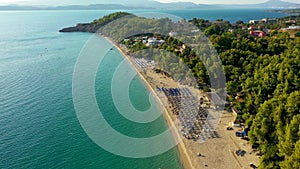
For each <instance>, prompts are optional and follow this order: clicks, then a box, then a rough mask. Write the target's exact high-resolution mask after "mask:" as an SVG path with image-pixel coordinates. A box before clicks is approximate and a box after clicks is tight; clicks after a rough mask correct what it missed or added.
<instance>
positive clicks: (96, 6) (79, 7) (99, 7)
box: [0, 4, 135, 10]
mask: <svg viewBox="0 0 300 169" xmlns="http://www.w3.org/2000/svg"><path fill="white" fill-rule="evenodd" d="M114 9H116V10H118V9H119V10H121V9H135V8H131V7H127V6H124V5H120V4H92V5H67V6H53V7H36V6H21V5H7V6H0V10H114Z"/></svg>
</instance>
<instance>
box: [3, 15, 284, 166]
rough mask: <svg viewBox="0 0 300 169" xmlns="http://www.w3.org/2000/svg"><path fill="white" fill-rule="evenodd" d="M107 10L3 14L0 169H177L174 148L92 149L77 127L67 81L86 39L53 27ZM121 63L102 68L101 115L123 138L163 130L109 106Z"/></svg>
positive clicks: (112, 59) (114, 58)
mask: <svg viewBox="0 0 300 169" xmlns="http://www.w3.org/2000/svg"><path fill="white" fill-rule="evenodd" d="M111 12H113V11H1V12H0V25H1V26H0V46H1V47H0V168H130V169H133V168H160V167H161V168H171V169H174V168H181V165H180V162H179V158H178V153H177V151H176V149H175V148H174V149H171V150H170V151H168V152H166V153H164V154H161V155H159V156H156V157H152V158H145V159H132V158H125V157H120V156H117V155H114V154H112V153H109V152H107V151H105V150H103V149H101V148H100V147H99V146H97V145H96V144H95V143H94V142H93V141H92V140H91V139H89V137H88V136H87V135H86V134H85V132H84V131H83V129H82V128H81V126H80V124H79V121H78V119H77V117H76V113H75V111H74V105H73V100H72V78H73V71H74V66H75V63H76V61H77V58H78V56H79V54H80V51H81V49H82V47H83V46H84V44H85V43H86V41H87V40H88V39H89V38H90V37H91V34H88V33H59V32H58V30H59V29H61V28H63V27H67V26H72V25H74V24H76V23H79V22H89V21H92V20H94V19H96V18H99V17H102V16H103V15H105V14H108V13H111ZM131 12H137V13H139V12H144V11H131ZM146 12H150V11H146ZM154 12H167V13H170V14H175V15H178V16H180V17H184V18H186V19H191V18H194V17H201V18H205V19H211V20H214V19H218V18H223V19H225V20H230V21H233V22H234V21H236V20H244V21H247V20H249V19H260V18H264V17H279V16H283V15H284V14H278V13H267V12H264V11H263V10H253V9H249V10H237V9H234V10H233V11H232V10H227V9H224V10H180V11H179V10H165V11H154ZM122 59H123V58H122V56H121V55H120V54H119V53H118V52H117V51H116V50H112V51H110V52H109V53H108V54H107V57H106V59H105V60H104V63H103V64H104V66H102V67H101V68H99V71H98V74H97V77H96V95H97V101H98V104H99V107H101V106H102V109H105V110H107V111H106V112H105V113H106V115H105V117H106V118H107V119H108V121H109V122H111V123H115V127H116V128H117V129H118V130H120V131H122V132H123V133H125V134H128V135H134V134H133V133H135V132H137V135H136V136H138V137H143V136H145V135H143V134H145V133H146V134H150V135H155V134H157V133H160V132H162V131H164V129H165V128H166V127H167V126H166V124H165V123H164V120H163V119H162V118H159V119H158V120H157V121H155V122H154V123H151V124H149V125H137V124H132V123H128V124H127V123H126V121H124V120H122V118H120V117H119V115H118V114H117V113H116V111H115V109H114V108H113V106H112V101H111V99H109V95H110V93H109V92H107V91H109V90H108V89H109V87H110V83H109V82H110V78H111V75H112V71H114V68H115V67H116V66H117V65H118V63H119V62H120V61H121V60H122ZM131 86H132V87H133V88H134V89H135V90H134V91H135V92H134V93H133V94H132V95H131V96H130V98H131V100H132V101H133V104H134V106H135V107H137V108H138V109H141V110H143V109H147V107H148V106H149V103H148V101H147V94H148V91H147V90H146V88H145V86H144V85H143V83H141V81H140V80H139V79H136V80H135V82H133V83H132V84H131ZM104 89H107V90H104ZM135 100H136V101H135ZM132 147H134V145H132ZM149 149H151V147H149Z"/></svg>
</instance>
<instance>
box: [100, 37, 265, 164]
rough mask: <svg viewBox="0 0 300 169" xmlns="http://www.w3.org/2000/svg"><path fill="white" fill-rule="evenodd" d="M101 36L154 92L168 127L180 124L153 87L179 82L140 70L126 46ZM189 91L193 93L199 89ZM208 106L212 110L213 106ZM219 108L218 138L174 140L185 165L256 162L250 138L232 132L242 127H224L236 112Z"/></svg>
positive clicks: (176, 136) (177, 134)
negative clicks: (231, 128)
mask: <svg viewBox="0 0 300 169" xmlns="http://www.w3.org/2000/svg"><path fill="white" fill-rule="evenodd" d="M103 37H104V36H103ZM104 38H105V39H106V40H107V41H108V42H110V43H111V44H113V45H114V46H115V47H116V48H117V50H118V51H119V52H120V54H121V55H123V57H124V59H126V60H127V61H128V62H129V63H130V64H131V65H132V66H133V68H134V69H135V70H136V72H137V74H138V76H139V78H140V79H141V81H142V82H143V83H144V84H145V87H147V89H148V90H149V92H150V93H152V94H153V96H154V98H155V99H154V100H155V101H156V102H157V103H158V104H157V105H158V106H159V108H160V109H161V111H162V115H163V116H164V119H165V121H166V123H167V125H168V127H170V128H172V127H174V125H175V127H177V129H179V128H180V126H181V124H180V123H179V122H178V121H177V119H176V118H177V117H176V116H174V115H173V114H172V110H171V108H170V104H169V101H168V98H167V97H166V95H165V94H164V93H160V92H158V91H156V87H157V86H160V85H161V83H159V82H163V83H162V85H163V86H164V87H165V88H177V87H178V83H177V82H175V81H174V80H172V79H171V78H168V77H166V76H163V75H161V74H157V73H155V72H154V71H153V70H151V69H146V70H143V71H142V70H140V69H139V66H138V65H137V63H135V61H133V60H132V58H131V56H130V55H129V54H126V53H127V52H128V51H127V48H125V47H122V46H121V45H120V44H117V43H115V42H114V41H113V40H112V39H110V38H109V37H104ZM123 48H124V49H123ZM147 79H149V80H147ZM191 90H195V89H191ZM192 92H193V93H195V92H199V91H192ZM204 96H205V93H202V96H201V97H204ZM207 110H208V111H214V110H213V109H207ZM221 112H222V117H221V119H220V121H219V123H218V125H217V128H216V129H215V131H216V132H217V134H218V137H217V138H208V139H207V140H204V141H202V142H201V141H193V140H188V139H185V138H183V139H182V140H180V142H179V143H178V144H177V146H176V148H177V150H178V154H179V160H180V163H181V165H182V167H183V168H184V169H205V168H219V167H220V166H222V167H223V168H224V169H226V168H228V169H229V168H230V169H241V168H247V166H249V163H255V164H258V163H259V157H258V156H256V155H255V153H253V152H252V149H251V145H250V144H249V142H247V141H245V140H241V139H240V138H239V137H236V136H235V134H234V133H235V131H240V130H242V128H234V130H235V131H227V130H226V128H227V127H228V126H229V124H230V123H231V122H233V121H234V119H235V118H236V116H235V115H234V114H232V113H230V112H228V111H221ZM221 112H220V113H221ZM210 113H211V112H210ZM177 129H176V130H171V132H172V135H173V138H174V140H176V139H177V140H178V139H180V136H181V134H182V133H180V131H179V130H177ZM237 150H246V152H247V153H248V154H247V155H246V156H243V157H242V156H238V155H237V154H236V153H235V152H236V151H237Z"/></svg>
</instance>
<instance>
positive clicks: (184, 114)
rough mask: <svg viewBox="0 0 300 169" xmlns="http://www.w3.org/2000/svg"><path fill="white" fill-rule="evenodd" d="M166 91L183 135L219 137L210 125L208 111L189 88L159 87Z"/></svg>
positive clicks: (198, 137) (192, 137)
mask: <svg viewBox="0 0 300 169" xmlns="http://www.w3.org/2000/svg"><path fill="white" fill-rule="evenodd" d="M157 91H160V92H164V94H165V95H166V96H167V98H168V101H169V103H170V108H171V110H172V112H173V114H174V115H176V116H177V118H178V120H179V122H180V124H181V126H182V129H181V132H182V134H183V136H184V137H185V138H187V139H194V140H199V139H200V140H202V141H205V140H207V139H208V138H217V137H218V134H217V133H216V132H215V130H214V129H213V128H212V127H211V126H210V125H209V121H208V119H207V117H208V111H207V110H205V109H203V108H202V107H201V106H200V100H198V99H196V97H195V96H193V95H192V93H191V91H190V90H189V89H188V88H159V87H157Z"/></svg>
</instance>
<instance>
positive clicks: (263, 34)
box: [250, 31, 267, 38]
mask: <svg viewBox="0 0 300 169" xmlns="http://www.w3.org/2000/svg"><path fill="white" fill-rule="evenodd" d="M250 35H252V36H256V37H261V38H263V37H265V36H267V34H266V33H265V32H263V31H250Z"/></svg>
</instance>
